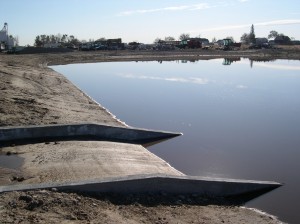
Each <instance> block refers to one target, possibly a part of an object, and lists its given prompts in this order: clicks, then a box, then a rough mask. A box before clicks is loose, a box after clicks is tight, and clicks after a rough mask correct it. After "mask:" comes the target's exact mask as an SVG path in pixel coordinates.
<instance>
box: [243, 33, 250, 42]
mask: <svg viewBox="0 0 300 224" xmlns="http://www.w3.org/2000/svg"><path fill="white" fill-rule="evenodd" d="M241 42H242V43H244V44H249V43H250V39H249V34H248V33H244V34H243V35H242V36H241Z"/></svg>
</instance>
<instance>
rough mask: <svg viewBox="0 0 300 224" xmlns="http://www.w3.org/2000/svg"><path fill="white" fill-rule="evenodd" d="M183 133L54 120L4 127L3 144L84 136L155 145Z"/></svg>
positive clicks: (1, 132)
mask: <svg viewBox="0 0 300 224" xmlns="http://www.w3.org/2000/svg"><path fill="white" fill-rule="evenodd" d="M180 135H182V133H175V132H166V131H154V130H148V129H140V128H133V127H119V126H111V125H105V124H97V123H85V124H55V125H36V126H22V127H1V128H0V144H1V143H13V144H22V143H23V142H31V143H33V142H45V141H56V140H78V139H84V140H102V141H112V142H125V143H132V144H141V145H153V144H156V143H159V142H161V141H164V140H167V139H170V138H174V137H177V136H180Z"/></svg>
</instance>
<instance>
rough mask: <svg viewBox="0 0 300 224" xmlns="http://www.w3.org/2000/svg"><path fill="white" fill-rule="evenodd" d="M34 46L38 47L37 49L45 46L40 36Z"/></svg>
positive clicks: (36, 38)
mask: <svg viewBox="0 0 300 224" xmlns="http://www.w3.org/2000/svg"><path fill="white" fill-rule="evenodd" d="M34 46H36V47H42V46H43V42H42V40H41V37H40V36H36V37H35V40H34Z"/></svg>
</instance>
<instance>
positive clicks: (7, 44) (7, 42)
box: [0, 23, 15, 49]
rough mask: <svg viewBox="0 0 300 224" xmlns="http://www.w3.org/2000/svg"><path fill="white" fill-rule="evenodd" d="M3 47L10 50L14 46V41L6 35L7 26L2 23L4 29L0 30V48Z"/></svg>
mask: <svg viewBox="0 0 300 224" xmlns="http://www.w3.org/2000/svg"><path fill="white" fill-rule="evenodd" d="M2 45H4V48H5V49H11V48H12V47H14V46H15V39H14V38H13V37H11V36H9V35H8V24H7V23H4V27H3V28H2V30H0V46H2Z"/></svg>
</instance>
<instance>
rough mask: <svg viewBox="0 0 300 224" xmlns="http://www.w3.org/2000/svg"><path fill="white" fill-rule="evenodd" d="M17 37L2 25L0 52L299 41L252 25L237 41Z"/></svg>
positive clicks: (213, 46)
mask: <svg viewBox="0 0 300 224" xmlns="http://www.w3.org/2000/svg"><path fill="white" fill-rule="evenodd" d="M18 39H19V38H18V37H16V36H15V37H14V36H13V35H10V34H9V33H8V24H7V23H4V26H3V28H2V30H1V31H0V51H2V52H7V53H34V52H36V51H37V52H55V51H56V50H58V51H64V52H67V51H72V50H79V51H97V50H159V51H167V50H176V49H203V50H209V49H216V50H239V49H241V48H242V49H267V48H274V47H275V46H276V45H300V41H299V40H295V38H293V37H289V36H287V35H285V34H282V33H278V32H277V31H275V30H271V31H270V33H269V35H268V37H256V35H255V30H254V25H252V26H251V27H250V32H249V33H244V34H242V36H241V38H240V40H239V41H235V40H234V38H233V37H231V36H228V37H226V38H224V39H216V38H213V39H212V40H211V41H209V39H207V38H202V37H200V36H198V37H191V36H190V34H188V33H182V34H181V35H180V36H179V37H178V39H176V38H175V37H172V36H168V37H165V38H156V39H155V40H154V41H153V43H152V44H145V43H140V42H136V41H133V42H129V43H123V42H122V38H114V39H106V38H104V37H102V38H99V39H97V40H92V39H91V40H89V41H84V40H81V41H80V40H79V39H77V38H76V37H75V36H74V35H68V34H56V35H53V34H51V35H47V34H42V35H38V36H36V38H35V40H34V46H29V45H28V46H19V44H18V42H19V40H18Z"/></svg>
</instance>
